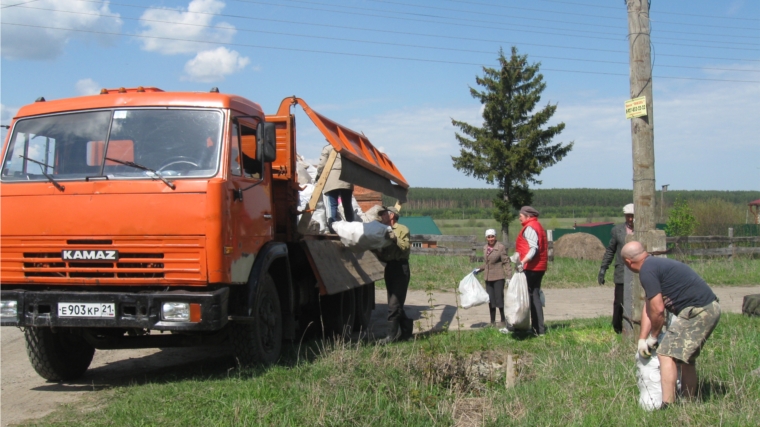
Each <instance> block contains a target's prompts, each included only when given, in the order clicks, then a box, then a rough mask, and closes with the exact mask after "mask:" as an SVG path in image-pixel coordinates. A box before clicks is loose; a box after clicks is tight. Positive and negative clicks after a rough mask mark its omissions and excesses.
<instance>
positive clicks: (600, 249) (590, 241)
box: [554, 233, 605, 261]
mask: <svg viewBox="0 0 760 427" xmlns="http://www.w3.org/2000/svg"><path fill="white" fill-rule="evenodd" d="M604 250H605V248H604V245H603V244H602V242H601V241H599V239H597V238H596V237H595V236H593V235H591V234H588V233H572V234H565V235H564V236H562V237H560V238H559V240H557V241H556V242H554V256H555V257H557V258H574V259H590V260H594V261H601V260H602V258H603V257H604Z"/></svg>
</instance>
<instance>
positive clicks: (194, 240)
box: [2, 236, 207, 285]
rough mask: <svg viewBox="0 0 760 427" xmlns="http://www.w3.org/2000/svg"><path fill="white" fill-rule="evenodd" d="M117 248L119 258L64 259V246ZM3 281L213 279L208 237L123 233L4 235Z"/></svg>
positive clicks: (101, 248)
mask: <svg viewBox="0 0 760 427" xmlns="http://www.w3.org/2000/svg"><path fill="white" fill-rule="evenodd" d="M68 250H110V251H113V250H117V251H118V257H117V258H118V260H114V261H107V260H97V261H95V260H91V259H75V260H74V259H68V258H66V259H63V258H62V251H68ZM2 278H3V283H14V282H17V283H19V282H18V281H20V282H27V283H34V282H40V283H47V284H51V285H54V284H67V283H72V280H75V281H84V283H87V282H89V281H93V283H94V284H101V285H106V284H125V283H129V282H124V281H125V280H126V281H134V282H133V283H139V282H141V281H143V280H144V281H151V282H155V281H156V280H158V281H159V282H165V283H167V284H172V283H176V284H183V283H184V284H188V283H192V282H198V283H204V282H205V281H206V279H207V272H206V252H205V239H204V238H203V237H191V236H187V237H123V238H118V239H92V238H91V239H81V240H71V239H69V240H65V239H60V238H47V237H37V238H7V239H5V238H4V239H3V240H2Z"/></svg>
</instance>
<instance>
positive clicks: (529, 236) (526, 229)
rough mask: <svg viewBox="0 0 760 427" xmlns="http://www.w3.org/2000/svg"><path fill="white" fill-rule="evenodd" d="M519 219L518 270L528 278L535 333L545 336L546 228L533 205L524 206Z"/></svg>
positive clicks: (547, 251) (516, 246)
mask: <svg viewBox="0 0 760 427" xmlns="http://www.w3.org/2000/svg"><path fill="white" fill-rule="evenodd" d="M519 218H520V223H522V226H523V228H522V229H521V230H520V233H519V234H518V235H517V241H516V243H515V249H516V250H517V254H518V256H519V264H517V271H524V272H525V278H526V279H527V280H528V294H529V296H530V326H531V328H532V329H533V333H534V334H535V335H537V336H542V335H544V334H545V333H546V327H545V326H544V308H543V307H542V306H541V281H542V280H543V278H544V274H545V273H546V268H547V266H548V261H549V247H548V242H547V239H546V231H544V227H542V226H541V223H539V222H538V211H537V210H535V209H533V208H532V207H530V206H523V207H522V208H520V216H519Z"/></svg>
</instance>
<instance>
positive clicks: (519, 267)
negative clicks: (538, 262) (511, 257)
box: [515, 262, 523, 273]
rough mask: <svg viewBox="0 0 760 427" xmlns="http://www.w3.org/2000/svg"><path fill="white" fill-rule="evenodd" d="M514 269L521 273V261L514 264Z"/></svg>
mask: <svg viewBox="0 0 760 427" xmlns="http://www.w3.org/2000/svg"><path fill="white" fill-rule="evenodd" d="M515 270H517V272H518V273H522V272H523V265H522V263H521V262H518V263H517V265H516V266H515Z"/></svg>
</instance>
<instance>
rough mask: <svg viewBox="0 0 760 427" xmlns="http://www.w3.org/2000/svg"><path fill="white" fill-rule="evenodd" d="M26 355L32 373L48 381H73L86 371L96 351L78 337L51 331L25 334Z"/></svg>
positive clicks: (34, 331)
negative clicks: (33, 371)
mask: <svg viewBox="0 0 760 427" xmlns="http://www.w3.org/2000/svg"><path fill="white" fill-rule="evenodd" d="M24 340H25V341H26V354H27V356H29V362H31V364H32V367H33V368H34V370H35V371H37V373H38V374H39V375H40V376H41V377H42V378H45V379H46V380H48V381H69V380H74V379H77V378H79V377H81V376H82V375H84V373H85V372H86V371H87V368H89V367H90V363H92V356H93V355H94V354H95V348H94V347H93V346H91V345H90V344H88V343H87V341H85V340H84V338H82V337H81V336H79V335H74V334H72V333H70V332H65V331H64V330H59V331H57V332H55V333H54V332H53V330H52V329H50V328H44V327H41V328H34V327H31V328H27V329H26V330H25V331H24Z"/></svg>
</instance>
